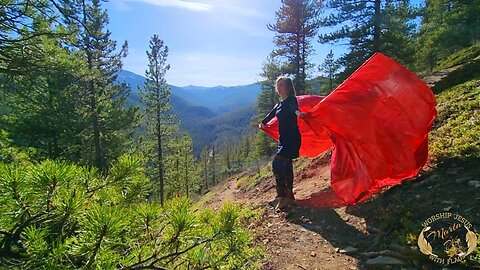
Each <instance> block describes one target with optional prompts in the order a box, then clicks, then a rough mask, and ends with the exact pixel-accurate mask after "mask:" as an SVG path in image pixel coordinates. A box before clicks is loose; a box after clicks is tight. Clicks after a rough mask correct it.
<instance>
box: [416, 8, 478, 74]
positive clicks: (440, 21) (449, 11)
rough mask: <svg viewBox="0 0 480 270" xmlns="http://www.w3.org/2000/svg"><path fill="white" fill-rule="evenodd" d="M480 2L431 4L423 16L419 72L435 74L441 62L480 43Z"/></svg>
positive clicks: (425, 9) (419, 45)
mask: <svg viewBox="0 0 480 270" xmlns="http://www.w3.org/2000/svg"><path fill="white" fill-rule="evenodd" d="M478 14H480V0H471V1H461V0H427V1H426V2H425V7H424V9H423V12H422V23H421V26H420V33H419V34H420V38H419V44H418V47H419V51H420V53H419V57H418V64H417V65H418V67H419V69H426V70H429V71H431V70H432V69H433V67H434V66H435V65H436V63H437V61H438V60H440V59H442V58H444V57H446V56H448V55H450V54H451V53H453V52H455V51H458V50H460V49H462V48H465V47H468V46H470V45H473V44H475V43H476V42H478V40H479V39H480V16H478Z"/></svg>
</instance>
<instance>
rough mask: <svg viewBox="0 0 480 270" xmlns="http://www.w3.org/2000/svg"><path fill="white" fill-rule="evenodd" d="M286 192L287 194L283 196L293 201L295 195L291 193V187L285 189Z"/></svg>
mask: <svg viewBox="0 0 480 270" xmlns="http://www.w3.org/2000/svg"><path fill="white" fill-rule="evenodd" d="M286 193H287V196H285V197H287V198H289V199H291V200H293V201H295V196H294V195H293V191H292V190H291V189H290V190H288V189H287V191H286Z"/></svg>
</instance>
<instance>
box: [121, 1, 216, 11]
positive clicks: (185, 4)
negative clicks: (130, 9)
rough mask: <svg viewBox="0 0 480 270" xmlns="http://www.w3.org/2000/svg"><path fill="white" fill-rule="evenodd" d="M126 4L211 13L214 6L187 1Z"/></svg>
mask: <svg viewBox="0 0 480 270" xmlns="http://www.w3.org/2000/svg"><path fill="white" fill-rule="evenodd" d="M123 1H125V2H141V3H145V4H150V5H154V6H160V7H175V8H182V9H188V10H192V11H210V10H211V9H212V6H211V5H209V4H206V3H199V2H193V1H186V0H123Z"/></svg>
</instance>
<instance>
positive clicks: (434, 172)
mask: <svg viewBox="0 0 480 270" xmlns="http://www.w3.org/2000/svg"><path fill="white" fill-rule="evenodd" d="M478 164H480V159H478V158H471V159H448V160H444V161H442V162H439V164H438V165H437V167H435V168H432V169H430V170H428V171H426V172H422V173H421V174H420V175H419V176H417V177H416V178H414V179H411V180H406V181H404V182H403V183H402V184H400V185H397V186H394V187H391V188H389V189H387V190H385V191H384V192H382V193H380V194H377V195H376V196H374V197H372V198H371V199H369V200H368V201H366V202H363V203H360V204H358V205H355V206H347V207H346V208H345V212H346V213H348V214H350V215H353V216H356V217H359V218H360V220H364V222H365V225H366V228H367V230H368V231H369V232H373V233H367V232H362V231H359V230H358V229H357V228H355V227H354V226H352V225H351V224H349V223H351V222H352V221H351V220H350V221H348V220H344V219H343V218H342V217H341V216H340V215H339V214H338V213H337V211H335V210H334V209H333V208H338V207H343V206H346V205H345V203H343V201H342V200H341V199H340V198H338V197H337V196H336V194H335V193H334V192H333V190H332V189H331V188H326V189H323V190H321V191H319V192H316V193H314V194H312V196H311V197H310V198H309V199H306V200H299V201H298V205H297V206H295V207H291V208H290V209H288V210H287V211H286V212H287V213H288V218H289V220H290V221H291V222H293V223H296V224H298V225H300V226H302V227H304V228H305V229H308V230H310V231H313V232H315V233H318V234H319V235H321V236H322V237H323V238H324V239H325V240H327V241H328V242H329V243H331V244H332V245H333V246H334V247H338V248H340V249H344V248H346V247H348V246H352V247H355V248H357V249H358V251H357V252H355V253H353V254H349V255H350V256H352V257H355V258H357V259H359V265H357V267H359V268H361V269H364V268H365V265H364V263H365V261H366V258H365V257H362V256H360V254H361V253H363V252H370V251H376V252H379V251H383V250H389V249H391V248H393V247H395V246H396V247H400V249H404V250H409V251H412V250H413V251H414V252H413V253H412V254H410V255H408V256H409V257H408V259H407V267H414V268H417V267H420V268H421V267H427V268H428V269H437V268H438V267H440V265H439V264H435V263H433V262H431V261H429V260H428V257H427V256H425V255H423V254H421V253H420V252H418V250H417V251H416V249H417V237H418V235H419V233H420V231H421V230H422V222H424V221H425V220H426V219H428V218H429V217H431V216H432V215H434V214H437V213H441V212H451V213H457V214H460V215H462V216H463V217H464V218H466V219H467V220H468V221H470V222H471V223H472V224H473V226H474V227H473V228H474V230H475V231H476V232H477V233H478V232H479V231H480V211H478V205H480V195H479V194H480V166H478ZM355 220H356V221H353V222H359V221H358V219H356V218H355ZM467 264H468V265H469V266H466V265H461V264H456V265H450V266H449V269H465V267H467V268H469V269H471V267H473V268H475V269H479V267H480V261H478V259H476V260H470V261H467ZM440 269H441V267H440Z"/></svg>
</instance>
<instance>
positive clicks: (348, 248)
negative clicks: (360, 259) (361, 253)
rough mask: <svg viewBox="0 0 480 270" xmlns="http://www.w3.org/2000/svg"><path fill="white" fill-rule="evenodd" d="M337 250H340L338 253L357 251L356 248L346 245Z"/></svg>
mask: <svg viewBox="0 0 480 270" xmlns="http://www.w3.org/2000/svg"><path fill="white" fill-rule="evenodd" d="M339 252H340V253H346V254H352V253H355V252H357V249H356V248H354V247H350V246H348V247H346V248H344V249H340V250H339Z"/></svg>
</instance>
